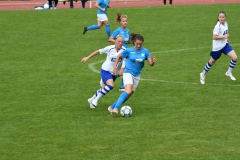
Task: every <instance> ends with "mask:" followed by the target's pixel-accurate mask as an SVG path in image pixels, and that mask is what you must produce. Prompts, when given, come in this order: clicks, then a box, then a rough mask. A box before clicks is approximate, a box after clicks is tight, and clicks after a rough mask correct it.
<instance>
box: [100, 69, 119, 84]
mask: <svg viewBox="0 0 240 160" xmlns="http://www.w3.org/2000/svg"><path fill="white" fill-rule="evenodd" d="M100 72H101V76H102V80H103V83H104V84H106V82H107V80H109V79H113V81H115V79H116V76H114V75H112V74H111V72H109V71H105V70H103V69H101V71H100Z"/></svg>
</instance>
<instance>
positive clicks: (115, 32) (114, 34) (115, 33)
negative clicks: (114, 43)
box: [111, 29, 119, 39]
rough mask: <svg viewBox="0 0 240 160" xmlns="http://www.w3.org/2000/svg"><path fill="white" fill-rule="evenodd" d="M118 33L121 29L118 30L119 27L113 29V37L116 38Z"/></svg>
mask: <svg viewBox="0 0 240 160" xmlns="http://www.w3.org/2000/svg"><path fill="white" fill-rule="evenodd" d="M118 35H119V31H118V29H116V30H115V31H113V33H112V35H111V37H113V38H114V39H116V38H117V36H118Z"/></svg>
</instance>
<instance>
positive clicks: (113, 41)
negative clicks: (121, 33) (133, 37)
mask: <svg viewBox="0 0 240 160" xmlns="http://www.w3.org/2000/svg"><path fill="white" fill-rule="evenodd" d="M108 42H111V43H114V44H115V39H114V38H113V37H112V36H111V37H109V39H108Z"/></svg>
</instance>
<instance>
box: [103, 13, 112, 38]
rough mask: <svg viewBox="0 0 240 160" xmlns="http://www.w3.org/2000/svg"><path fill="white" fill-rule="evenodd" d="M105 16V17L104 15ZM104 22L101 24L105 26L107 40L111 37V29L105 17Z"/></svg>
mask: <svg viewBox="0 0 240 160" xmlns="http://www.w3.org/2000/svg"><path fill="white" fill-rule="evenodd" d="M105 16H106V15H105ZM105 19H106V20H105V21H104V22H103V23H104V24H105V26H106V33H107V36H108V39H109V38H110V36H111V28H110V23H109V21H108V18H107V16H106V17H105Z"/></svg>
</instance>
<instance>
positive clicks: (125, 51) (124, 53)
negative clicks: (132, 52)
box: [121, 49, 129, 58]
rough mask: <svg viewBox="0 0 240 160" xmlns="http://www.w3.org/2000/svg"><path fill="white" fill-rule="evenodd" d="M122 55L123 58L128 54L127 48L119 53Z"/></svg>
mask: <svg viewBox="0 0 240 160" xmlns="http://www.w3.org/2000/svg"><path fill="white" fill-rule="evenodd" d="M121 55H122V57H123V58H127V57H128V55H129V50H128V49H125V50H124V51H123V52H122V53H121Z"/></svg>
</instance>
